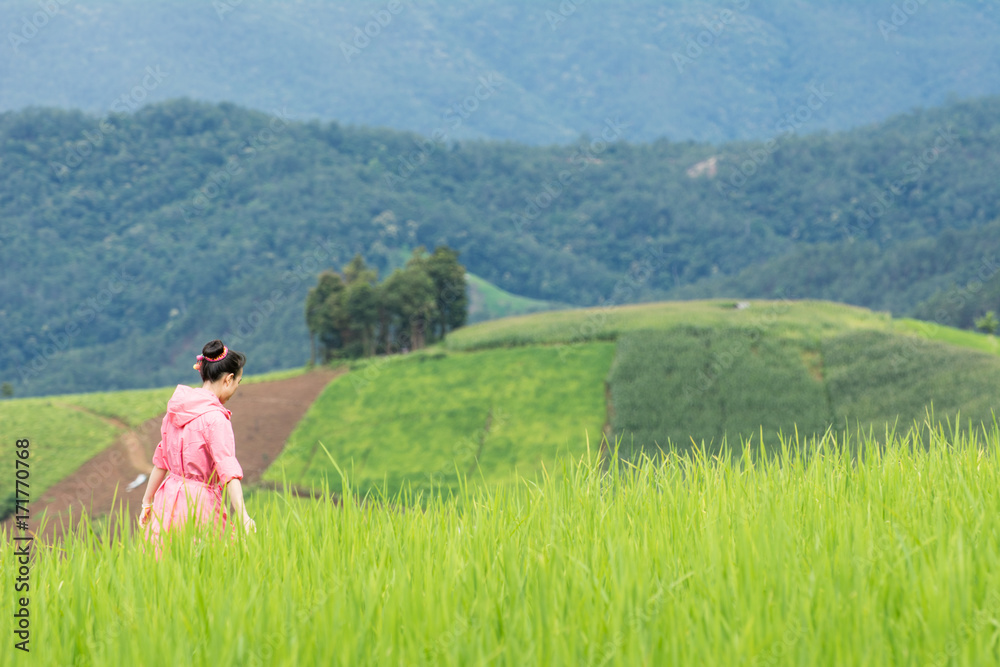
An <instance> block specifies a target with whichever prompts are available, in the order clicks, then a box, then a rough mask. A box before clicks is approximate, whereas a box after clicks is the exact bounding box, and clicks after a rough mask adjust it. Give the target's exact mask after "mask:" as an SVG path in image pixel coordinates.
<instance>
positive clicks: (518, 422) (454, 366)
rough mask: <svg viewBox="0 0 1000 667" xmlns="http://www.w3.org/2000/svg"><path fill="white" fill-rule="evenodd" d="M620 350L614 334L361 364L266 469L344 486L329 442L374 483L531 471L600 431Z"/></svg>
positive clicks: (347, 465) (498, 477)
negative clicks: (606, 338)
mask: <svg viewBox="0 0 1000 667" xmlns="http://www.w3.org/2000/svg"><path fill="white" fill-rule="evenodd" d="M567 350H571V357H572V363H567V362H566V358H565V357H566V354H567ZM613 353H614V346H613V345H611V344H607V343H604V344H600V343H598V344H587V345H580V346H571V347H570V348H567V349H563V348H554V347H553V348H540V347H534V348H519V349H512V350H489V351H484V352H475V353H462V354H445V353H443V352H441V351H435V350H431V351H426V352H424V353H419V354H414V355H409V356H407V357H397V358H390V359H381V360H376V361H373V362H370V363H368V364H360V365H357V366H356V368H355V370H353V371H352V372H351V373H349V374H348V375H346V376H343V377H341V378H339V379H338V380H336V381H335V382H333V383H331V384H330V386H328V387H327V389H326V390H325V391H324V392H323V394H322V395H321V396H320V397H319V398H318V399H317V400H316V402H315V403H314V404H313V405H312V407H311V408H310V409H309V411H308V412H307V413H306V415H305V417H304V418H303V420H302V422H300V424H299V425H298V427H297V428H296V429H295V431H294V432H293V433H292V435H291V437H290V438H289V441H288V445H287V446H286V448H285V450H284V451H283V452H282V454H281V456H280V457H279V458H278V459H277V460H276V462H275V463H274V465H272V466H271V468H270V469H269V470H268V471H267V473H266V474H265V478H266V479H270V480H275V481H280V480H282V479H287V480H288V481H289V482H292V483H295V484H306V485H318V484H320V483H322V482H324V481H329V483H330V485H331V487H333V488H334V489H339V486H338V485H339V475H338V474H337V472H336V469H335V467H334V466H333V465H331V463H330V461H329V460H328V459H327V458H326V457H325V456H324V453H323V449H322V447H321V446H320V442H322V443H323V445H325V446H326V448H327V449H328V450H329V451H330V452H331V453H332V454H333V457H334V459H335V460H336V461H337V464H338V465H340V466H341V467H343V468H344V469H345V470H348V471H351V475H352V478H353V479H354V480H355V483H356V484H358V485H359V488H363V489H365V490H372V489H374V488H376V487H379V486H381V485H382V484H383V483H385V484H386V485H387V486H388V488H389V489H392V490H395V489H398V488H400V487H401V486H402V485H404V484H409V485H412V486H413V487H414V488H426V487H429V486H432V485H441V486H443V487H446V488H452V489H453V488H455V487H456V485H457V483H458V475H459V474H460V473H461V474H464V475H468V476H469V477H473V478H475V479H477V480H479V479H481V480H484V481H486V482H490V483H496V482H503V481H507V480H509V479H511V476H512V475H513V473H514V472H515V470H516V471H518V472H519V473H520V474H522V475H524V476H527V477H531V476H532V475H534V474H536V473H537V472H539V471H540V470H541V467H542V466H543V465H548V466H550V467H551V466H552V465H553V464H554V463H555V462H556V459H557V457H558V455H560V454H567V453H569V454H575V453H578V452H579V451H580V443H581V442H583V438H584V435H585V432H587V433H589V434H590V437H591V438H592V439H596V440H597V441H599V440H600V433H601V429H602V427H603V423H604V419H605V412H606V411H605V397H604V385H603V378H604V376H605V375H606V374H607V369H608V367H609V365H610V363H611V358H612V355H613Z"/></svg>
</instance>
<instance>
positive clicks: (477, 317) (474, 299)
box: [466, 274, 566, 324]
mask: <svg viewBox="0 0 1000 667" xmlns="http://www.w3.org/2000/svg"><path fill="white" fill-rule="evenodd" d="M466 282H467V283H468V285H469V318H468V322H469V324H475V323H476V322H485V321H486V320H496V319H500V318H503V317H511V316H514V315H525V314H528V313H537V312H541V311H545V310H558V309H560V308H565V307H566V306H565V305H564V304H559V303H553V302H550V301H541V300H539V299H529V298H528V297H524V296H518V295H516V294H511V293H510V292H508V291H506V290H502V289H500V288H499V287H497V286H496V285H493V284H491V283H489V282H487V281H485V280H483V279H482V278H480V277H478V276H474V275H472V274H467V275H466Z"/></svg>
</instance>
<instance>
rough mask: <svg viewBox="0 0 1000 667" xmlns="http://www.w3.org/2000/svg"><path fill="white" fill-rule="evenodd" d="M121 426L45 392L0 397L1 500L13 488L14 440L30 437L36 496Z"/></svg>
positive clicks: (111, 438)
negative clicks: (58, 402) (6, 398)
mask: <svg viewBox="0 0 1000 667" xmlns="http://www.w3.org/2000/svg"><path fill="white" fill-rule="evenodd" d="M119 432H120V431H119V429H117V428H115V427H114V426H112V425H111V424H108V423H107V422H106V421H105V420H104V419H101V418H100V417H98V416H95V415H91V414H87V413H84V412H79V411H76V410H72V409H71V408H68V407H64V406H63V407H60V406H58V405H55V404H54V402H53V401H51V400H49V399H48V398H21V399H16V400H11V401H4V402H3V403H0V433H2V434H3V438H2V441H0V458H2V459H3V461H4V462H5V467H6V470H5V471H4V472H3V474H0V502H3V503H4V507H0V510H2V509H6V504H7V503H6V499H7V498H9V497H10V496H11V495H12V494H13V493H14V490H15V486H14V459H15V454H14V452H15V446H14V444H15V442H16V441H17V440H23V439H27V440H29V441H30V443H31V444H30V447H29V451H30V452H31V454H30V458H29V459H28V465H29V466H30V467H29V472H30V479H29V484H30V485H31V486H30V489H29V490H30V493H31V498H32V499H38V498H40V497H41V495H42V494H43V493H44V492H45V491H46V490H48V489H49V488H50V487H51V486H52V485H53V484H55V483H56V482H58V481H59V480H61V479H62V478H63V477H65V476H66V475H68V474H70V473H71V472H73V471H74V470H76V469H77V468H79V467H80V466H81V465H83V464H84V463H85V462H86V461H87V460H89V459H90V458H91V457H92V456H94V455H95V454H97V453H98V452H100V451H101V450H103V449H104V448H105V447H107V446H108V445H110V444H111V443H112V442H114V440H115V438H116V437H117V435H118V433H119Z"/></svg>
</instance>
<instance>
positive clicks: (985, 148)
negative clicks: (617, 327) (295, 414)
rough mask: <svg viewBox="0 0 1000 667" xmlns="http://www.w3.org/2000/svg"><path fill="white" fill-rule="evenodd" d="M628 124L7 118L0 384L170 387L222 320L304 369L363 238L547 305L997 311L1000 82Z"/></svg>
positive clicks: (1, 176) (388, 266) (268, 362)
mask: <svg viewBox="0 0 1000 667" xmlns="http://www.w3.org/2000/svg"><path fill="white" fill-rule="evenodd" d="M602 135H603V136H602ZM622 138H623V134H622V132H621V127H620V126H618V125H616V124H615V123H610V124H609V125H608V126H607V127H606V128H605V130H604V131H603V132H602V133H601V134H598V135H597V136H595V137H594V138H592V139H590V140H587V141H582V142H578V143H576V144H573V145H569V146H552V147H546V148H538V147H529V146H524V145H519V144H511V143H491V142H480V141H463V142H457V143H449V142H438V141H435V140H434V139H431V138H423V137H420V136H418V135H412V134H407V133H401V132H394V131H390V130H383V129H371V128H350V127H342V126H340V125H339V124H337V123H320V122H309V123H298V122H294V121H291V120H288V119H286V118H283V117H282V116H280V115H275V116H268V115H267V114H262V113H260V112H253V111H248V110H245V109H241V108H239V107H235V106H233V105H231V104H221V105H210V104H204V103H194V102H191V101H186V100H177V101H172V102H167V103H163V104H158V105H152V106H148V107H145V108H143V109H141V110H139V111H137V112H136V113H135V114H112V115H110V116H107V117H96V116H88V115H86V114H83V113H81V112H78V111H58V110H51V109H32V110H28V111H24V112H19V113H13V112H7V113H2V114H0V146H2V153H0V295H2V297H0V382H11V383H13V384H14V385H15V393H16V395H20V396H24V395H32V394H40V393H53V392H59V393H62V392H67V391H87V390H91V391H103V390H110V389H116V388H140V387H149V386H157V385H166V384H170V383H172V382H176V381H178V380H179V379H182V378H186V377H188V371H189V370H190V366H191V363H193V362H192V360H191V358H192V357H193V355H194V354H196V353H197V352H198V350H199V349H200V347H201V345H202V344H203V343H204V342H205V341H206V340H210V339H212V338H215V337H217V336H220V335H224V336H226V337H227V338H228V339H229V340H230V341H231V342H232V343H233V344H234V346H235V347H236V348H237V349H242V350H244V351H246V352H248V353H249V354H250V357H251V363H252V364H253V368H252V372H262V371H267V370H273V369H278V368H288V367H293V366H297V365H301V364H303V363H305V362H306V360H307V359H308V349H309V346H308V337H307V333H306V329H305V323H304V316H303V308H304V305H303V303H304V297H305V294H306V292H307V291H308V289H309V287H310V286H311V285H312V284H314V282H315V280H316V276H317V274H318V273H319V271H320V270H322V269H325V268H335V269H339V268H341V267H343V266H344V265H345V264H346V263H347V261H348V260H349V259H350V258H351V257H352V256H353V255H354V254H355V253H361V254H362V255H363V256H364V257H365V259H366V260H367V261H368V262H369V263H370V264H371V265H373V266H375V267H376V268H378V269H379V270H380V271H381V272H382V275H383V276H384V275H386V273H387V272H389V271H391V270H392V269H393V268H394V267H396V266H398V265H399V263H400V261H401V260H400V258H401V257H404V258H405V257H406V256H407V255H408V254H409V251H410V250H411V249H413V248H414V247H416V246H418V245H425V246H427V247H429V248H433V246H435V245H443V244H447V245H449V246H450V247H452V248H455V249H457V250H459V251H460V253H461V255H460V258H459V259H460V261H461V262H462V263H463V264H464V265H465V267H466V269H467V270H468V271H469V272H470V273H472V274H474V275H476V276H479V277H481V278H482V279H483V280H485V281H487V282H488V283H490V284H492V285H494V286H496V287H497V288H499V289H501V290H504V291H505V292H508V293H511V294H516V295H520V296H523V297H529V298H531V299H535V300H539V301H544V302H556V303H563V304H572V305H600V306H603V307H613V306H619V305H622V304H627V303H634V302H637V301H649V300H655V299H663V298H693V297H699V298H700V297H713V296H726V297H732V298H743V297H747V296H751V297H757V298H761V297H766V298H778V297H785V298H814V297H822V298H824V299H830V300H838V301H846V302H850V303H854V304H857V305H863V306H869V307H873V308H876V309H879V310H887V311H891V312H893V313H895V314H897V315H914V314H917V315H923V316H924V317H927V318H929V319H933V320H935V321H938V322H941V323H943V324H961V325H965V326H969V325H970V323H969V319H970V318H972V319H974V318H976V317H979V316H981V315H982V314H983V312H985V311H986V310H989V309H992V310H1000V303H997V302H996V298H998V295H1000V290H998V289H997V287H996V285H997V283H998V282H1000V271H998V270H997V267H998V266H1000V264H998V262H997V261H996V257H997V256H998V255H1000V233H998V225H1000V222H998V220H1000V200H998V199H997V198H996V196H995V194H996V174H997V173H1000V98H985V99H982V100H976V101H972V102H957V103H954V104H952V105H949V106H947V107H943V108H940V109H934V110H931V111H923V112H917V113H912V114H905V115H902V116H898V117H894V118H892V119H889V120H888V121H886V122H884V123H881V124H878V125H874V126H868V127H863V128H858V129H856V130H852V131H850V132H842V133H837V134H826V133H820V134H815V135H808V136H802V137H796V136H793V135H792V134H790V133H789V134H785V135H782V137H781V138H780V140H775V141H774V142H770V143H767V142H740V143H730V144H725V145H722V146H715V145H709V144H697V143H693V142H683V143H673V142H669V141H665V140H660V141H656V142H653V143H648V144H632V143H627V142H625V141H623V140H622ZM494 296H501V295H500V294H499V293H494ZM497 303H499V300H498V301H497ZM935 304H937V305H935ZM956 304H959V305H961V308H957V306H956ZM126 361H127V363H126Z"/></svg>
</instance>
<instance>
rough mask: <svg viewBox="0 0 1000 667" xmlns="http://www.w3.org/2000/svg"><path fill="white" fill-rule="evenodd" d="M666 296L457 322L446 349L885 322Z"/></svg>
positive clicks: (789, 306) (790, 331)
mask: <svg viewBox="0 0 1000 667" xmlns="http://www.w3.org/2000/svg"><path fill="white" fill-rule="evenodd" d="M748 303H750V304H751V306H750V307H749V308H746V309H743V310H738V309H736V308H735V305H736V302H735V301H733V300H715V301H669V302H661V303H650V304H637V305H630V306H615V307H607V308H583V309H577V310H563V311H554V312H548V313H539V314H534V315H523V316H520V317H510V318H505V319H502V320H495V321H490V322H482V323H479V324H476V325H473V326H468V327H463V328H461V329H458V330H456V331H454V332H452V333H450V334H449V335H448V338H447V339H446V341H445V346H446V347H447V349H449V350H475V349H485V348H491V347H505V346H517V345H545V344H554V343H570V342H583V341H594V340H616V339H617V338H618V337H619V336H620V335H622V334H625V333H629V332H632V331H641V330H648V329H669V328H673V327H678V326H688V325H690V326H703V327H707V326H728V327H738V328H745V329H753V330H759V331H763V332H768V333H782V334H787V335H795V336H805V337H818V336H822V335H829V334H831V333H839V332H842V331H844V330H850V329H878V330H884V329H886V328H888V327H889V326H890V324H891V322H892V320H891V318H890V317H889V315H887V314H885V313H874V312H872V311H870V310H866V309H864V308H856V307H853V306H845V305H842V304H836V303H830V302H825V301H794V302H793V301H752V302H748Z"/></svg>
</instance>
